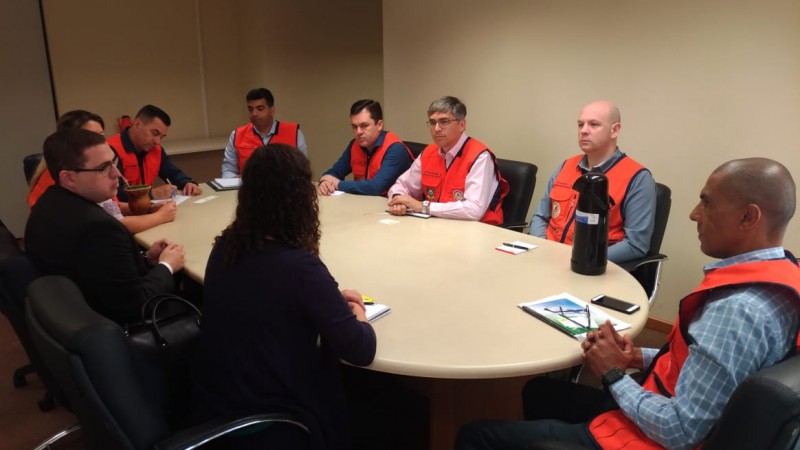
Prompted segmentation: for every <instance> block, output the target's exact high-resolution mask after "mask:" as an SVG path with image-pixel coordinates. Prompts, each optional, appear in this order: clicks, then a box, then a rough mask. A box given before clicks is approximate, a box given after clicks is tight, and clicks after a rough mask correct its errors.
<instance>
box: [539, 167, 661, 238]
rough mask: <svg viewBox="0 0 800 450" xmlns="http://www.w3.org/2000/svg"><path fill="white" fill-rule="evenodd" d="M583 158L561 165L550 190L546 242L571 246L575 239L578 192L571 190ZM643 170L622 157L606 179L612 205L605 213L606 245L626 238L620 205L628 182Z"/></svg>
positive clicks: (607, 174) (608, 171) (580, 172)
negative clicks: (606, 216)
mask: <svg viewBox="0 0 800 450" xmlns="http://www.w3.org/2000/svg"><path fill="white" fill-rule="evenodd" d="M581 159H583V155H576V156H573V157H572V158H570V159H568V160H566V161H565V162H564V166H563V167H561V171H560V172H559V173H558V175H557V176H556V179H555V180H554V181H553V188H552V189H550V203H551V210H550V223H549V224H548V226H547V239H549V240H551V241H557V242H563V243H565V244H568V245H572V240H573V237H574V236H575V210H576V207H577V205H578V197H579V196H578V192H577V191H575V190H573V189H572V185H573V184H575V180H577V179H578V177H580V176H581V175H583V171H582V170H581V169H580V167H578V163H580V161H581ZM642 170H647V169H646V168H645V167H644V166H642V165H641V164H639V163H637V162H636V161H634V160H633V159H632V158H629V157H627V156H626V155H622V158H620V159H619V160H617V162H616V163H614V165H613V166H612V167H611V168H609V169H608V170H607V171H606V172H605V175H606V177H608V196H609V198H611V199H613V203H614V205H613V206H612V207H611V209H610V210H609V212H608V245H612V244H616V243H617V242H619V241H621V240H622V239H623V238H624V237H625V228H624V225H625V224H624V222H623V220H622V204H623V202H624V201H625V194H626V193H627V192H628V186H629V185H630V184H631V180H633V178H634V177H635V176H636V175H637V174H638V173H639V172H641V171H642Z"/></svg>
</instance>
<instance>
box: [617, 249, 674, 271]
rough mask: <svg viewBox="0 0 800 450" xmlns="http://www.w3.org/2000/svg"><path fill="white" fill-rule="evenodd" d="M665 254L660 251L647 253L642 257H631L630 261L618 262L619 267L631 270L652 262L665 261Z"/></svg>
mask: <svg viewBox="0 0 800 450" xmlns="http://www.w3.org/2000/svg"><path fill="white" fill-rule="evenodd" d="M667 259H669V258H667V255H662V254H661V253H656V254H655V255H648V256H645V257H644V258H638V259H633V260H630V261H625V262H623V263H621V264H619V266H620V267H622V268H623V269H625V270H627V271H628V272H633V271H634V270H636V269H637V268H639V267H641V266H643V265H645V264H652V263H660V262H663V261H666V260H667Z"/></svg>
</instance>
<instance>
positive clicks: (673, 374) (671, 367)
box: [589, 259, 800, 450]
mask: <svg viewBox="0 0 800 450" xmlns="http://www.w3.org/2000/svg"><path fill="white" fill-rule="evenodd" d="M747 284H777V285H782V286H786V287H788V288H790V289H792V290H794V291H795V295H796V296H797V298H796V299H795V300H796V301H798V302H800V269H799V268H798V266H797V264H795V263H794V262H792V261H789V260H787V259H781V260H770V261H754V262H749V263H742V264H736V265H733V266H729V267H722V268H719V269H714V270H712V271H710V272H708V273H707V274H706V276H705V278H703V282H702V283H701V284H700V286H699V287H698V288H697V289H695V290H694V291H693V292H692V293H690V294H689V295H687V296H686V297H684V299H683V300H681V302H680V306H679V310H678V319H677V320H676V321H675V324H674V325H673V326H672V331H670V333H669V335H668V336H667V347H665V349H666V351H665V352H664V351H662V352H660V353H659V355H658V356H657V357H656V359H655V360H654V361H653V362H652V363H651V364H650V368H649V369H648V371H647V372H645V373H646V374H647V375H646V376H645V379H644V382H643V383H642V387H643V388H644V389H646V390H648V391H650V392H654V393H656V394H660V395H663V396H665V397H672V396H674V395H675V386H676V385H677V384H678V377H679V376H680V372H681V368H682V367H683V363H684V362H685V361H686V358H687V357H688V356H689V345H688V343H687V337H688V335H689V334H688V333H689V323H690V322H691V321H692V319H693V318H694V316H695V314H696V313H697V311H699V310H700V308H702V306H703V305H704V304H705V302H706V299H707V298H708V294H709V292H711V290H712V289H716V288H719V287H722V286H734V285H747ZM798 342H800V340H799V341H798ZM648 372H649V373H648ZM589 432H590V433H591V434H592V437H594V439H595V441H596V442H597V444H598V445H599V446H600V447H601V448H603V449H620V448H623V447H624V448H626V449H637V450H638V449H645V450H647V449H663V447H662V446H661V445H659V444H658V443H656V442H655V441H653V440H652V439H650V438H649V437H647V436H646V435H645V434H644V432H642V430H641V429H639V427H637V426H636V424H634V423H633V422H632V421H631V420H630V419H628V417H627V416H625V414H624V413H623V412H622V410H621V409H614V410H611V411H607V412H604V413H602V414H600V415H598V416H596V417H595V418H594V419H592V420H591V421H590V422H589Z"/></svg>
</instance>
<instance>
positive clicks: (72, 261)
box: [25, 129, 184, 324]
mask: <svg viewBox="0 0 800 450" xmlns="http://www.w3.org/2000/svg"><path fill="white" fill-rule="evenodd" d="M44 159H45V162H46V163H47V170H48V171H49V172H50V175H51V176H52V177H53V179H54V180H55V182H56V185H55V186H52V187H50V188H49V189H48V190H47V191H46V192H45V193H44V194H43V195H42V196H41V197H40V198H39V201H38V202H36V204H35V205H34V206H33V208H32V209H31V215H30V217H29V218H28V223H27V226H26V227H25V244H26V250H27V252H28V254H29V255H30V257H31V258H32V260H33V262H34V263H35V264H36V266H37V267H39V269H40V270H41V271H42V272H43V273H45V274H55V275H64V276H66V277H68V278H70V279H72V281H74V282H75V283H76V284H77V285H78V287H79V288H80V289H81V291H82V292H83V294H84V296H85V297H86V301H87V302H88V303H89V305H90V306H91V307H92V308H94V309H95V310H96V311H97V312H98V313H100V314H102V315H104V316H106V317H108V318H110V319H112V320H114V321H116V322H118V323H121V324H124V323H129V322H133V321H138V320H140V319H141V316H140V311H139V309H140V307H141V305H142V304H143V303H144V302H145V301H146V300H147V299H148V298H150V297H152V296H154V295H156V294H162V293H172V292H174V291H175V281H174V279H173V276H172V275H173V273H175V272H177V271H179V270H181V269H182V268H183V265H184V251H183V247H182V246H180V245H178V244H175V243H173V242H168V241H166V240H161V241H159V242H156V243H155V244H153V246H152V247H150V249H148V250H147V252H144V253H142V252H140V251H139V247H138V246H137V245H136V242H134V240H133V236H132V235H131V234H130V233H129V232H128V230H127V229H126V228H125V226H124V225H123V224H122V223H120V221H119V220H117V219H115V218H114V217H113V216H111V215H109V214H108V213H106V212H105V211H104V210H103V208H102V207H100V206H98V205H97V204H98V203H100V202H103V201H105V200H108V199H109V198H111V197H113V196H114V194H115V193H116V192H117V188H118V187H119V184H120V181H119V177H120V172H119V170H118V169H117V165H116V164H115V163H116V160H117V155H116V154H115V153H114V151H113V150H111V147H110V146H109V145H108V144H107V143H106V140H105V138H104V137H103V136H102V135H99V134H97V133H94V132H92V131H88V130H84V129H65V130H59V131H57V132H55V133H53V134H51V135H50V136H48V138H47V139H46V140H45V142H44Z"/></svg>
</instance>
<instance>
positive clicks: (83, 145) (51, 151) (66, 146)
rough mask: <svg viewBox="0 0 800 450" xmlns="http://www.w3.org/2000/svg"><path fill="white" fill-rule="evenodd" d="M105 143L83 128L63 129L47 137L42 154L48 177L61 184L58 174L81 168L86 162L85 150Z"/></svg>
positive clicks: (98, 135) (104, 139)
mask: <svg viewBox="0 0 800 450" xmlns="http://www.w3.org/2000/svg"><path fill="white" fill-rule="evenodd" d="M105 142H106V138H105V137H103V136H102V135H100V134H97V133H95V132H94V131H89V130H84V129H83V128H65V129H63V130H58V131H56V132H55V133H53V134H51V135H50V136H47V139H45V140H44V145H43V148H42V152H43V153H44V160H45V162H46V163H47V170H48V171H50V176H51V177H53V180H55V182H56V184H61V183H60V182H59V179H58V173H59V172H61V171H62V170H65V169H67V170H69V169H77V168H79V167H81V166H83V164H84V163H85V162H86V156H85V154H84V153H85V151H86V149H87V148H90V147H94V146H96V145H100V144H103V143H105Z"/></svg>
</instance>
